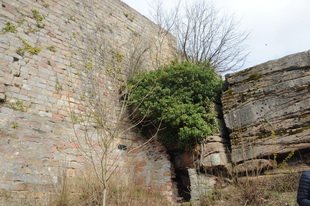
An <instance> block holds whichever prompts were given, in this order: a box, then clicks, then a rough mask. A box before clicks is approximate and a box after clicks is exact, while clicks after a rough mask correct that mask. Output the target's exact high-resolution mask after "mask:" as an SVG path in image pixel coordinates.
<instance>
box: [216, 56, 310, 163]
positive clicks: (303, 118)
mask: <svg viewBox="0 0 310 206" xmlns="http://www.w3.org/2000/svg"><path fill="white" fill-rule="evenodd" d="M226 79H227V82H228V90H227V91H226V92H225V93H224V95H223V98H222V101H223V112H224V119H225V123H226V126H227V127H228V129H229V130H230V131H231V134H230V138H231V149H232V153H231V158H232V161H233V162H235V163H239V162H244V161H246V160H250V159H253V158H255V159H259V158H267V157H269V156H273V155H274V154H281V153H282V154H287V153H289V152H290V151H292V150H302V149H306V148H309V147H310V115H309V114H310V53H309V52H302V53H297V54H293V55H289V56H286V57H284V58H281V59H278V60H273V61H269V62H266V63H264V64H260V65H258V66H255V67H252V68H249V69H246V70H244V71H241V72H238V73H235V74H231V75H227V76H226Z"/></svg>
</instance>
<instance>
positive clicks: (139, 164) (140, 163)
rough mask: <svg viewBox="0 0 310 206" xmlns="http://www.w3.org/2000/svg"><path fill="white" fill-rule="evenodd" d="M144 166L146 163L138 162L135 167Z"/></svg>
mask: <svg viewBox="0 0 310 206" xmlns="http://www.w3.org/2000/svg"><path fill="white" fill-rule="evenodd" d="M144 166H146V162H145V161H142V162H139V163H138V164H137V165H136V167H144Z"/></svg>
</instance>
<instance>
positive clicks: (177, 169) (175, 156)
mask: <svg viewBox="0 0 310 206" xmlns="http://www.w3.org/2000/svg"><path fill="white" fill-rule="evenodd" d="M168 154H169V155H170V161H171V164H172V165H173V168H174V173H175V176H174V178H172V180H173V181H174V182H175V183H176V185H177V189H178V196H179V197H178V200H179V202H187V201H190V200H191V195H190V178H189V174H188V171H187V168H186V167H184V166H183V165H182V162H180V153H179V152H177V151H168Z"/></svg>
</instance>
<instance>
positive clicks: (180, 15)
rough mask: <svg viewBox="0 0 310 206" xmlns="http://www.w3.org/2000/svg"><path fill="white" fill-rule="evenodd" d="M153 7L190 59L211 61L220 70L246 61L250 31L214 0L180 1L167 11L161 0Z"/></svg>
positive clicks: (155, 13) (158, 17)
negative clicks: (243, 29) (219, 7)
mask: <svg viewBox="0 0 310 206" xmlns="http://www.w3.org/2000/svg"><path fill="white" fill-rule="evenodd" d="M179 2H180V1H179ZM180 5H181V6H180ZM153 8H155V9H154V10H153V15H152V17H153V19H154V20H155V21H156V22H157V23H158V24H159V25H160V26H162V27H163V28H165V29H166V30H167V31H169V32H171V33H172V34H174V35H175V36H176V38H177V43H178V49H179V50H180V51H181V52H182V57H183V58H184V59H185V60H186V61H191V62H209V63H211V65H212V66H213V67H215V68H216V69H217V70H218V71H219V72H225V71H229V70H234V69H239V68H240V67H241V66H242V65H243V64H244V61H245V58H246V57H247V55H248V53H247V52H246V51H245V45H244V43H245V40H246V39H247V37H248V33H247V32H240V31H241V30H240V28H239V23H238V21H236V19H235V18H234V17H233V16H232V15H227V14H226V15H225V14H224V13H223V12H221V10H219V9H217V8H216V7H215V6H214V5H213V3H212V2H211V1H206V0H197V1H194V2H193V3H189V4H180V3H179V4H178V5H177V6H176V7H175V9H174V10H171V11H169V12H164V11H163V9H162V4H161V0H158V1H157V3H156V5H155V6H154V7H153Z"/></svg>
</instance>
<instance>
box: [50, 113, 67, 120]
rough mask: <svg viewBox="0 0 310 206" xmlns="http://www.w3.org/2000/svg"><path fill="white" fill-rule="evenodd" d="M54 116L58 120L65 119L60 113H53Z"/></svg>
mask: <svg viewBox="0 0 310 206" xmlns="http://www.w3.org/2000/svg"><path fill="white" fill-rule="evenodd" d="M52 118H53V119H56V120H63V119H64V116H62V115H58V114H53V115H52Z"/></svg>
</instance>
